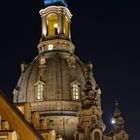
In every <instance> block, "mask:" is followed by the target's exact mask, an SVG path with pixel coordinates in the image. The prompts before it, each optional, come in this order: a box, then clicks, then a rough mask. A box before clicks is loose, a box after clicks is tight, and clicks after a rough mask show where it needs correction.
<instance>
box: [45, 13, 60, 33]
mask: <svg viewBox="0 0 140 140" xmlns="http://www.w3.org/2000/svg"><path fill="white" fill-rule="evenodd" d="M57 27H58V16H57V14H50V15H49V16H47V28H48V30H47V31H48V35H49V36H53V35H57V34H58V29H57Z"/></svg>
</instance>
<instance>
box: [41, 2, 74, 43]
mask: <svg viewBox="0 0 140 140" xmlns="http://www.w3.org/2000/svg"><path fill="white" fill-rule="evenodd" d="M44 5H45V9H42V10H41V11H40V15H41V17H42V39H41V40H49V39H54V38H60V39H61V38H63V39H68V40H70V39H71V35H70V21H71V17H72V15H71V13H70V11H69V10H68V8H67V3H66V2H65V1H64V0H44Z"/></svg>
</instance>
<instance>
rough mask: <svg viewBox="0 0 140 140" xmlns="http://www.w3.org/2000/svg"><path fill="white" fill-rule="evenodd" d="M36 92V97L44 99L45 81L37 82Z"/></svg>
mask: <svg viewBox="0 0 140 140" xmlns="http://www.w3.org/2000/svg"><path fill="white" fill-rule="evenodd" d="M35 92H36V99H37V100H42V99H43V96H44V83H43V82H40V81H39V82H37V83H36V84H35Z"/></svg>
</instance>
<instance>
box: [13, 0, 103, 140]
mask: <svg viewBox="0 0 140 140" xmlns="http://www.w3.org/2000/svg"><path fill="white" fill-rule="evenodd" d="M44 5H45V8H44V9H42V10H40V12H39V13H40V15H41V19H42V34H41V39H40V42H39V44H38V52H39V54H38V56H37V57H36V58H35V59H34V60H33V61H32V62H31V63H28V64H21V76H20V79H19V81H18V83H17V86H16V87H15V89H14V91H13V95H14V98H13V102H14V104H15V105H16V106H17V107H18V108H19V109H20V111H21V112H25V110H30V112H28V111H26V113H25V114H26V115H25V116H26V119H27V120H28V122H30V123H32V124H34V127H35V128H36V129H37V130H39V129H40V124H39V122H40V121H41V122H42V120H43V123H44V128H48V129H52V130H55V131H56V132H57V133H58V134H60V135H61V136H62V137H63V138H64V139H65V140H74V133H75V132H76V130H77V125H78V116H77V113H78V112H79V110H80V108H81V100H82V96H81V93H82V92H83V89H84V87H85V84H86V78H87V77H86V69H87V65H86V64H84V63H83V62H82V61H81V60H80V59H79V58H78V57H77V56H76V55H75V54H74V50H75V46H74V44H73V43H72V41H71V30H70V26H71V25H70V24H71V17H72V14H71V12H70V11H69V9H68V7H67V6H68V5H67V3H66V2H65V0H44ZM90 82H91V84H92V89H93V90H94V91H95V90H96V89H97V84H96V82H95V79H94V77H93V75H91V76H90ZM98 96H99V94H98ZM99 101H100V99H99ZM98 103H99V102H98ZM25 105H26V109H24V107H23V106H25ZM98 107H99V108H100V103H99V105H98ZM27 108H28V109H27ZM97 112H98V113H99V117H101V115H100V114H101V113H102V112H101V111H97Z"/></svg>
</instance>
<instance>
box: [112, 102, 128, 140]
mask: <svg viewBox="0 0 140 140" xmlns="http://www.w3.org/2000/svg"><path fill="white" fill-rule="evenodd" d="M113 116H114V117H113V120H112V125H113V128H112V130H111V132H110V134H111V135H112V139H113V140H128V138H129V136H128V134H127V132H126V131H125V129H124V124H125V121H124V118H123V117H122V115H121V111H120V110H119V103H118V101H115V110H114V114H113Z"/></svg>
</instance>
